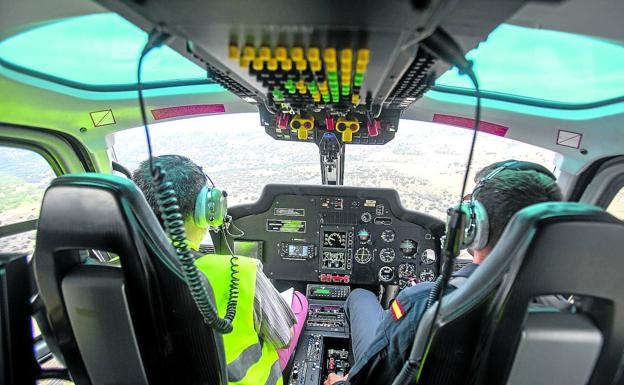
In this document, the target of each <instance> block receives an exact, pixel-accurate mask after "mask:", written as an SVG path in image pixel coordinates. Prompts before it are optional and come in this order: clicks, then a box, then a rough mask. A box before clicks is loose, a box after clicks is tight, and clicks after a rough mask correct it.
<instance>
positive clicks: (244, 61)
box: [238, 57, 249, 68]
mask: <svg viewBox="0 0 624 385" xmlns="http://www.w3.org/2000/svg"><path fill="white" fill-rule="evenodd" d="M238 64H240V66H241V67H243V68H248V67H249V60H247V59H245V58H244V57H241V58H240V60H239V61H238Z"/></svg>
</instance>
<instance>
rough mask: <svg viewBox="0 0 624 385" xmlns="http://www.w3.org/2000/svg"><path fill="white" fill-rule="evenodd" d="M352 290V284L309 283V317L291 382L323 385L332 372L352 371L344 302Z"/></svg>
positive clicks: (299, 384) (290, 384)
mask: <svg viewBox="0 0 624 385" xmlns="http://www.w3.org/2000/svg"><path fill="white" fill-rule="evenodd" d="M350 292H351V290H350V288H349V286H339V285H322V284H309V285H307V288H306V296H307V297H308V317H307V320H306V325H305V328H304V331H303V332H302V334H301V337H300V338H299V344H298V346H297V350H296V351H295V357H294V361H293V367H292V371H291V374H290V378H289V380H288V382H287V384H288V385H319V384H321V383H322V382H323V380H324V379H325V378H326V377H327V375H328V374H329V373H336V374H339V375H344V374H346V373H348V370H349V368H350V367H351V365H352V364H353V358H352V357H351V355H350V354H349V324H348V322H347V319H346V315H345V311H344V301H345V300H346V299H347V297H348V296H349V293H350Z"/></svg>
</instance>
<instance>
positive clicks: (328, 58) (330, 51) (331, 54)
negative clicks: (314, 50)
mask: <svg viewBox="0 0 624 385" xmlns="http://www.w3.org/2000/svg"><path fill="white" fill-rule="evenodd" d="M323 58H324V59H325V62H326V63H329V62H334V63H336V49H335V48H325V51H323Z"/></svg>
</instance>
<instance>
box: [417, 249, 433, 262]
mask: <svg viewBox="0 0 624 385" xmlns="http://www.w3.org/2000/svg"><path fill="white" fill-rule="evenodd" d="M420 261H421V262H422V263H424V264H425V265H431V264H432V263H434V262H435V261H436V254H435V251H433V250H432V249H427V250H425V251H423V253H422V255H421V256H420Z"/></svg>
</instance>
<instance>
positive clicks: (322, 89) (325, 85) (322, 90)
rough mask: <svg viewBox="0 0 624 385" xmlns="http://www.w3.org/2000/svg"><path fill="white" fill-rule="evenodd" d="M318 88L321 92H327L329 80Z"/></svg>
mask: <svg viewBox="0 0 624 385" xmlns="http://www.w3.org/2000/svg"><path fill="white" fill-rule="evenodd" d="M318 88H319V90H320V91H321V92H324V91H327V80H325V81H324V82H321V83H319V85H318Z"/></svg>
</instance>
